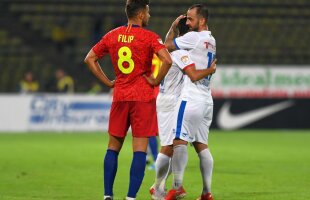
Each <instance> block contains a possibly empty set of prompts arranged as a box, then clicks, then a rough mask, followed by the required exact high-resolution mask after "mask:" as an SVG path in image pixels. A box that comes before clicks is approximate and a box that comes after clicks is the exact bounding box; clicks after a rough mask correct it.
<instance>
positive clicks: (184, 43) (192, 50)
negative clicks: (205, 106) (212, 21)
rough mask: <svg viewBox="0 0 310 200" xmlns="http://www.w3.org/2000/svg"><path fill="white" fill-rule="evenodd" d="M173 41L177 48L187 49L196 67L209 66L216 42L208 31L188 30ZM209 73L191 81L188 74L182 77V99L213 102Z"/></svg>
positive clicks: (203, 67) (213, 56) (212, 58)
mask: <svg viewBox="0 0 310 200" xmlns="http://www.w3.org/2000/svg"><path fill="white" fill-rule="evenodd" d="M174 43H175V45H176V47H177V48H178V49H185V50H188V51H189V55H190V57H191V59H192V61H193V62H194V63H195V66H196V69H205V68H208V67H210V65H211V63H212V61H213V60H214V58H215V54H216V43H215V39H214V37H213V36H212V35H211V32H210V31H201V32H194V31H191V32H188V33H186V34H185V35H183V36H181V37H178V38H175V39H174ZM211 76H212V75H209V76H207V77H205V78H204V79H201V80H199V81H196V82H194V83H193V82H192V81H191V80H190V78H189V77H188V76H185V77H184V87H183V90H182V94H181V96H182V99H184V100H186V99H195V100H200V101H209V102H210V103H213V100H212V96H211V91H210V87H209V85H210V80H211Z"/></svg>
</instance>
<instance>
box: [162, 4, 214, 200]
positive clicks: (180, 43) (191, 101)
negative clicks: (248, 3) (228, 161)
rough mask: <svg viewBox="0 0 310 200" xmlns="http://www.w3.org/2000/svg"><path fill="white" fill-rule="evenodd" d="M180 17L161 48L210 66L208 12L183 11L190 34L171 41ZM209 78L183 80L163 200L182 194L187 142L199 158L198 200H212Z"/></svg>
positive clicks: (200, 65) (211, 45)
mask: <svg viewBox="0 0 310 200" xmlns="http://www.w3.org/2000/svg"><path fill="white" fill-rule="evenodd" d="M182 18H183V17H182V16H180V17H178V18H177V19H176V20H175V21H174V22H173V23H172V26H171V28H170V30H169V32H168V33H167V36H166V41H165V45H166V47H167V48H168V49H169V50H170V51H173V50H175V49H185V50H188V51H189V55H190V57H191V58H192V60H193V61H194V63H195V66H196V68H197V69H204V68H206V66H207V67H209V66H211V62H212V60H213V59H214V57H215V53H216V43H215V39H214V37H213V36H212V35H211V32H210V31H208V26H207V21H208V10H207V7H206V6H205V5H202V4H195V5H193V6H191V7H190V8H189V9H188V11H187V20H186V24H187V25H188V26H189V28H190V32H188V33H187V34H185V35H184V36H182V37H177V38H175V37H176V36H177V35H176V24H177V23H178V21H179V20H180V19H182ZM210 79H211V75H209V76H206V77H205V78H204V79H202V80H199V81H196V82H192V81H191V80H190V78H189V77H187V76H185V78H184V87H183V89H182V92H181V95H180V98H179V101H178V105H177V109H176V110H177V112H176V114H175V117H176V119H177V120H176V123H175V125H174V129H173V133H174V134H175V139H174V141H173V157H172V173H173V175H174V180H173V189H172V190H170V191H169V193H168V194H167V196H166V198H165V200H174V199H177V198H178V199H179V198H180V194H181V193H182V192H183V187H182V182H183V175H184V171H185V168H186V165H187V161H188V152H187V143H188V142H191V143H193V145H194V147H195V150H196V152H197V154H198V156H199V159H200V170H201V174H202V180H203V189H202V193H201V195H200V197H199V198H198V199H201V200H213V197H212V195H211V179H212V171H213V158H212V155H211V153H210V151H209V148H208V133H209V127H210V125H211V122H212V115H213V99H212V96H211V91H210V87H209V84H210Z"/></svg>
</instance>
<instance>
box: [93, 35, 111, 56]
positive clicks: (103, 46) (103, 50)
mask: <svg viewBox="0 0 310 200" xmlns="http://www.w3.org/2000/svg"><path fill="white" fill-rule="evenodd" d="M107 44H108V35H104V36H103V37H102V38H101V40H100V41H99V42H98V43H97V44H96V45H95V46H93V48H92V50H93V51H94V52H95V54H96V55H97V56H98V57H99V58H102V57H103V56H104V55H105V54H107V53H109V50H108V45H107Z"/></svg>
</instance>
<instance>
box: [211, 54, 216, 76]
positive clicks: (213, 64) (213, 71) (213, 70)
mask: <svg viewBox="0 0 310 200" xmlns="http://www.w3.org/2000/svg"><path fill="white" fill-rule="evenodd" d="M216 62H217V59H216V58H215V59H214V60H213V62H212V63H211V66H210V69H211V70H212V74H214V73H215V71H216Z"/></svg>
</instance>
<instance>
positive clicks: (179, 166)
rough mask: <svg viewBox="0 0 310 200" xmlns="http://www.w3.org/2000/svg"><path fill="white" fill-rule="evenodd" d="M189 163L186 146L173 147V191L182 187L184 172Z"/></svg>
mask: <svg viewBox="0 0 310 200" xmlns="http://www.w3.org/2000/svg"><path fill="white" fill-rule="evenodd" d="M187 161H188V153H187V146H186V145H177V146H175V147H173V156H172V173H173V189H178V188H179V187H181V186H182V183H183V176H184V171H185V168H186V165H187Z"/></svg>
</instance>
